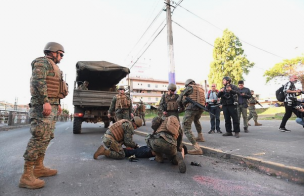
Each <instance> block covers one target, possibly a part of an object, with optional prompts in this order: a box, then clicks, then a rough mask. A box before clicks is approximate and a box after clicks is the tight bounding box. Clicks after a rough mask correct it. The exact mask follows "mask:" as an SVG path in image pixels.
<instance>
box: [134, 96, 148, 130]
mask: <svg viewBox="0 0 304 196" xmlns="http://www.w3.org/2000/svg"><path fill="white" fill-rule="evenodd" d="M136 111H138V114H139V117H140V118H141V119H142V120H143V121H144V124H143V126H146V120H145V112H146V106H145V105H144V103H143V101H142V100H140V102H139V105H138V108H136Z"/></svg>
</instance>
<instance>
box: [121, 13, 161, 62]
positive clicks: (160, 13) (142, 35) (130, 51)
mask: <svg viewBox="0 0 304 196" xmlns="http://www.w3.org/2000/svg"><path fill="white" fill-rule="evenodd" d="M163 9H164V8H162V9H161V10H160V11H159V12H158V14H157V15H156V17H155V18H154V19H153V21H152V22H151V24H150V25H149V26H148V27H147V29H146V30H145V32H144V33H143V34H142V36H141V37H140V38H139V40H138V41H137V42H136V44H135V45H134V47H133V48H132V49H131V51H130V52H129V53H128V55H127V56H126V58H125V60H126V59H127V58H128V56H130V54H131V52H133V50H134V48H135V47H136V46H137V44H138V43H139V42H140V40H141V39H142V38H143V37H144V35H145V34H146V33H147V31H148V30H149V29H150V27H151V26H152V24H153V23H154V22H155V20H156V19H157V18H158V17H159V16H160V14H161V13H162V12H163Z"/></svg>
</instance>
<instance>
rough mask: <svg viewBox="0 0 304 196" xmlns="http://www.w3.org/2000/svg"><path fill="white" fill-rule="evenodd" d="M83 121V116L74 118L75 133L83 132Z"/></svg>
mask: <svg viewBox="0 0 304 196" xmlns="http://www.w3.org/2000/svg"><path fill="white" fill-rule="evenodd" d="M81 123H82V118H77V117H75V118H74V122H73V133H74V134H80V133H81Z"/></svg>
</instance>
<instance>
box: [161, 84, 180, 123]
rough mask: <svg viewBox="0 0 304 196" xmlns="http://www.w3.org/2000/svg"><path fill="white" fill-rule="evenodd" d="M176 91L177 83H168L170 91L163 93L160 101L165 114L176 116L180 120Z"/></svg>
mask: <svg viewBox="0 0 304 196" xmlns="http://www.w3.org/2000/svg"><path fill="white" fill-rule="evenodd" d="M175 91H176V85H175V84H172V83H171V84H169V85H168V92H167V93H165V94H163V95H162V98H161V100H160V102H159V108H160V110H161V111H162V114H163V115H164V116H171V115H173V116H176V118H177V119H178V120H179V115H178V104H177V99H178V97H179V96H178V94H174V93H175Z"/></svg>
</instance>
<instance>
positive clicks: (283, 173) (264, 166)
mask: <svg viewBox="0 0 304 196" xmlns="http://www.w3.org/2000/svg"><path fill="white" fill-rule="evenodd" d="M135 134H137V135H140V136H143V137H146V136H147V135H148V134H147V133H145V132H142V131H137V130H136V131H135ZM183 143H184V144H185V145H186V146H187V147H191V146H192V144H191V143H188V142H183ZM200 147H201V148H202V150H203V151H204V156H209V157H215V158H219V159H224V160H227V161H229V162H232V163H235V164H240V165H242V166H246V167H248V168H249V169H253V170H256V171H259V172H262V173H264V174H267V175H269V176H273V177H276V178H281V179H286V180H288V181H292V182H295V183H298V184H302V185H304V169H302V168H299V167H292V166H287V165H284V164H281V163H276V162H271V161H264V160H262V159H257V158H254V157H250V156H241V155H236V154H231V153H227V152H224V151H222V150H218V149H214V148H210V147H206V146H203V145H201V144H200Z"/></svg>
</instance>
